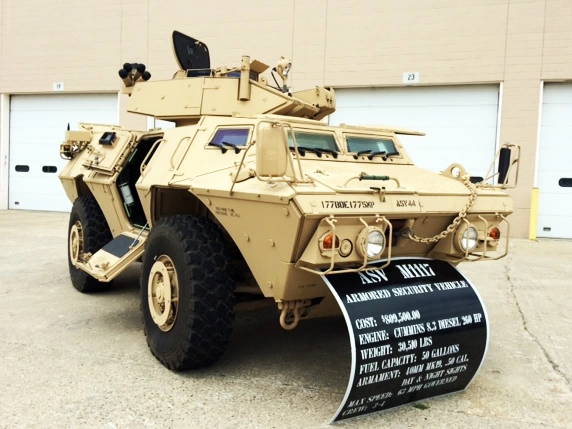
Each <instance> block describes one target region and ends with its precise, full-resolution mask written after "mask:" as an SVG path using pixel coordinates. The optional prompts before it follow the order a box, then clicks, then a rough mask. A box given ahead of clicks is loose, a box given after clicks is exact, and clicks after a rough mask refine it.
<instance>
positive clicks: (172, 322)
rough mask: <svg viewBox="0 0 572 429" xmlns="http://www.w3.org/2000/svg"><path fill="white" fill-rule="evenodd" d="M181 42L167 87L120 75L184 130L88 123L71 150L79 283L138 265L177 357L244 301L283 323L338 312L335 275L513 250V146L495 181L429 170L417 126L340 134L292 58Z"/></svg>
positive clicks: (161, 331)
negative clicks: (298, 86)
mask: <svg viewBox="0 0 572 429" xmlns="http://www.w3.org/2000/svg"><path fill="white" fill-rule="evenodd" d="M173 44H174V51H175V55H176V57H177V60H178V63H179V66H180V70H179V71H177V72H176V73H175V74H174V76H173V78H172V79H170V80H164V81H153V80H151V79H150V77H151V75H150V73H149V71H148V70H146V67H145V66H144V65H143V64H125V65H124V66H123V68H122V69H121V70H120V71H119V75H120V78H121V79H122V80H123V83H124V89H123V91H124V92H126V93H128V94H129V95H130V98H129V104H128V111H130V112H132V113H138V114H141V115H147V116H150V117H154V118H156V119H161V120H167V121H171V122H173V123H174V124H175V127H173V128H168V129H152V130H150V131H145V130H130V129H125V128H122V127H120V126H116V125H100V124H87V123H84V124H81V125H80V129H79V130H68V132H67V133H66V137H65V141H64V143H63V144H62V145H61V148H60V152H61V155H62V156H63V157H65V158H66V159H69V163H68V164H67V165H66V167H65V168H64V170H63V171H62V173H61V175H60V180H61V182H62V184H63V186H64V188H65V191H66V193H67V195H68V197H69V198H70V200H71V201H72V202H73V209H72V211H71V215H70V221H69V249H68V255H69V270H70V275H71V281H72V284H73V286H74V287H75V288H76V289H77V290H79V291H81V292H93V291H98V290H101V289H104V288H106V287H107V286H108V285H109V283H110V282H111V281H112V280H113V279H114V278H115V277H116V276H117V275H119V274H120V273H121V272H123V271H124V270H125V269H126V268H127V267H129V266H130V265H131V264H134V263H136V262H139V261H142V270H141V308H142V311H143V316H144V325H145V326H144V328H145V334H146V337H147V342H148V344H149V347H150V349H151V351H152V353H153V354H154V355H155V356H156V357H157V358H158V359H159V360H160V361H161V362H162V363H163V364H164V365H165V366H166V367H168V368H170V369H173V370H182V369H187V368H195V367H200V366H204V365H208V364H210V363H212V362H214V361H215V360H216V359H217V358H218V357H219V356H220V355H221V354H222V353H223V351H224V350H225V346H226V345H227V342H228V340H229V335H230V333H231V326H232V321H233V314H234V311H235V309H237V308H240V307H241V306H243V305H247V304H248V305H254V304H255V303H258V302H268V301H269V300H271V301H272V300H273V301H274V302H275V303H276V305H277V309H278V312H277V316H278V321H279V323H280V324H281V326H282V327H283V328H285V329H293V328H295V327H296V326H298V325H299V324H300V321H301V320H303V319H308V318H313V317H323V316H328V315H333V314H337V313H339V312H340V309H339V308H338V306H337V304H336V301H335V300H334V299H333V298H332V296H331V294H330V292H329V291H328V288H327V287H326V286H325V284H324V282H323V281H322V276H324V275H326V274H328V275H332V274H337V273H347V272H358V273H360V275H363V276H365V277H366V278H367V276H368V275H369V276H374V275H375V272H371V271H370V270H371V264H372V263H376V264H377V265H376V267H378V268H379V267H380V266H381V267H383V266H385V265H387V264H390V263H391V261H392V259H393V258H397V257H405V256H407V257H427V258H433V259H440V260H445V261H450V262H452V263H453V264H457V263H459V262H461V261H476V260H486V259H492V258H499V257H502V256H504V255H505V254H506V249H507V245H506V244H507V243H506V240H508V221H507V215H509V214H510V213H511V212H512V202H511V199H510V197H509V196H508V195H507V194H506V192H505V190H504V188H506V187H507V186H508V184H509V182H510V181H511V179H512V178H514V176H515V175H516V165H517V162H518V148H517V147H515V146H506V147H502V148H501V149H500V150H499V152H500V154H499V156H498V162H497V164H498V169H497V171H496V172H495V173H494V174H491V178H492V179H491V178H485V179H484V180H480V179H475V178H473V177H471V176H470V175H469V173H468V172H467V171H465V169H464V168H463V167H462V166H461V165H458V164H453V165H451V166H449V167H447V168H445V169H444V170H443V171H442V172H441V173H440V174H437V173H433V172H430V171H426V170H423V169H420V168H418V167H416V166H415V165H414V164H413V162H412V161H411V159H410V158H409V156H408V155H407V152H406V150H405V148H404V147H403V146H402V144H401V143H400V141H399V136H400V135H404V134H412V135H423V134H422V133H420V132H416V131H411V130H404V129H394V128H387V127H374V126H367V127H366V126H354V125H340V126H329V125H328V124H327V123H326V122H324V121H323V119H324V118H325V117H326V116H327V115H329V114H331V113H332V112H334V110H335V93H334V90H333V89H330V88H325V87H315V88H313V89H309V90H304V91H296V92H292V91H291V89H290V88H289V86H288V72H289V70H290V66H291V63H290V61H289V60H288V59H285V58H281V59H280V60H279V61H278V63H277V64H276V66H275V67H273V68H270V67H269V66H267V65H266V64H264V63H262V62H261V61H258V60H252V59H250V58H249V57H247V56H244V57H242V59H241V61H240V63H239V64H238V65H236V66H221V67H216V68H215V67H212V66H211V64H210V57H209V51H208V48H207V46H206V45H205V44H204V43H202V42H200V41H198V40H195V39H193V38H191V37H188V36H185V35H183V34H181V33H178V32H174V33H173ZM382 121H383V118H380V122H382ZM494 179H496V180H494ZM493 182H496V183H497V184H496V185H494V184H493ZM380 261H382V265H380ZM368 273H369V274H368ZM303 324H304V323H302V325H303Z"/></svg>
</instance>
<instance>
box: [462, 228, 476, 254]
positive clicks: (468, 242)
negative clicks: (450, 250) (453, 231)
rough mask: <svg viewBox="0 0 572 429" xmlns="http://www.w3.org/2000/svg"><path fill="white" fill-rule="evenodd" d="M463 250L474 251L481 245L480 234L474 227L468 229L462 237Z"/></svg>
mask: <svg viewBox="0 0 572 429" xmlns="http://www.w3.org/2000/svg"><path fill="white" fill-rule="evenodd" d="M460 241H461V248H462V249H463V250H465V251H470V250H473V249H474V248H475V247H477V244H479V233H478V231H477V229H476V228H475V227H473V226H469V227H467V229H465V231H463V234H462V235H461V240H460Z"/></svg>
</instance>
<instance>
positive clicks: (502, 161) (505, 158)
mask: <svg viewBox="0 0 572 429" xmlns="http://www.w3.org/2000/svg"><path fill="white" fill-rule="evenodd" d="M511 152H512V151H511V148H510V147H502V148H501V149H500V152H499V163H498V170H497V171H498V184H499V185H505V184H506V179H507V175H508V171H509V169H510V160H511V155H512V153H511Z"/></svg>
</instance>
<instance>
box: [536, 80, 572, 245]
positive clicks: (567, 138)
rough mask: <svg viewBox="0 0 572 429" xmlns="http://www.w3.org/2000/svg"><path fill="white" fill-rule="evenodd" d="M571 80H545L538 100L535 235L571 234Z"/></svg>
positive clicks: (564, 236)
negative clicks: (564, 181)
mask: <svg viewBox="0 0 572 429" xmlns="http://www.w3.org/2000/svg"><path fill="white" fill-rule="evenodd" d="M562 178H570V179H572V84H569V83H547V84H545V85H544V91H543V101H542V123H541V128H540V143H539V150H538V168H537V185H538V188H539V190H540V196H539V206H538V212H539V215H538V222H537V225H538V229H537V235H538V236H539V237H553V238H572V187H564V186H561V184H560V179H562Z"/></svg>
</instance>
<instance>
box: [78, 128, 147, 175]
mask: <svg viewBox="0 0 572 429" xmlns="http://www.w3.org/2000/svg"><path fill="white" fill-rule="evenodd" d="M136 138H137V136H136V135H135V134H133V133H131V132H129V131H125V130H121V129H119V128H115V127H113V128H108V129H96V130H94V131H93V139H92V140H91V143H90V144H89V145H88V146H87V148H86V150H87V151H88V153H89V155H88V156H87V159H86V160H85V161H84V163H83V166H84V167H85V168H87V169H90V170H95V171H97V172H99V173H103V174H109V175H112V174H114V173H115V172H116V171H119V170H120V169H121V165H122V164H123V160H124V159H125V157H126V156H127V153H128V151H129V149H130V148H131V147H132V146H133V144H134V143H135V140H136Z"/></svg>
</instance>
